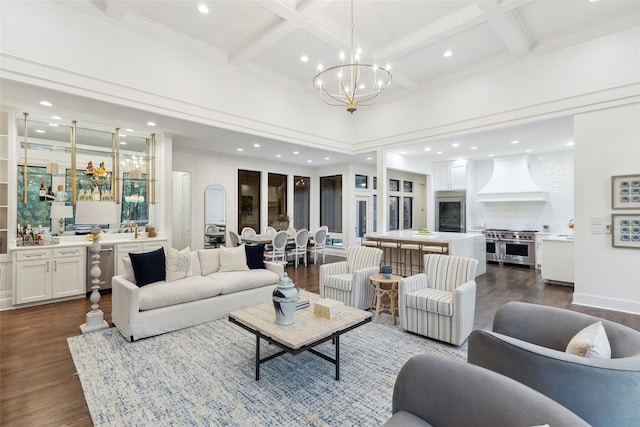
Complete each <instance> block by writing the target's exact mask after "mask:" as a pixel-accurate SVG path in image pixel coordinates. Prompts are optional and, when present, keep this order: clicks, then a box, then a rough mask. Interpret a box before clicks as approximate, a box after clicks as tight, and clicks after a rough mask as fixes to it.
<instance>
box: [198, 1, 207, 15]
mask: <svg viewBox="0 0 640 427" xmlns="http://www.w3.org/2000/svg"><path fill="white" fill-rule="evenodd" d="M198 11H200V13H209V8H208V7H207V5H206V4H204V3H200V4H199V5H198Z"/></svg>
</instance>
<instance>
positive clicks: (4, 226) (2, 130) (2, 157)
mask: <svg viewBox="0 0 640 427" xmlns="http://www.w3.org/2000/svg"><path fill="white" fill-rule="evenodd" d="M8 133H9V132H8V114H7V113H6V112H4V111H3V112H1V113H0V255H6V254H7V247H8V244H9V237H10V236H9V227H8V221H9V136H8Z"/></svg>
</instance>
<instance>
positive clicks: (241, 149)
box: [236, 148, 244, 151]
mask: <svg viewBox="0 0 640 427" xmlns="http://www.w3.org/2000/svg"><path fill="white" fill-rule="evenodd" d="M236 151H244V148H236Z"/></svg>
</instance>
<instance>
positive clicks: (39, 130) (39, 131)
mask: <svg viewBox="0 0 640 427" xmlns="http://www.w3.org/2000/svg"><path fill="white" fill-rule="evenodd" d="M36 132H37V133H44V131H43V130H42V129H36Z"/></svg>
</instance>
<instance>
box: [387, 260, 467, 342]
mask: <svg viewBox="0 0 640 427" xmlns="http://www.w3.org/2000/svg"><path fill="white" fill-rule="evenodd" d="M423 267H424V273H420V274H416V275H414V276H409V277H406V278H404V279H401V280H400V283H399V284H398V314H399V316H400V327H401V328H402V329H404V330H407V331H409V332H414V333H416V334H419V335H424V336H426V337H429V338H434V339H437V340H439V341H445V342H448V343H451V344H454V345H461V344H462V343H463V342H464V341H465V340H466V339H467V338H468V337H469V334H470V333H471V331H472V330H473V320H474V318H475V310H476V281H475V276H476V269H477V268H478V260H477V259H474V258H467V257H461V256H450V255H425V256H424V263H423Z"/></svg>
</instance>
